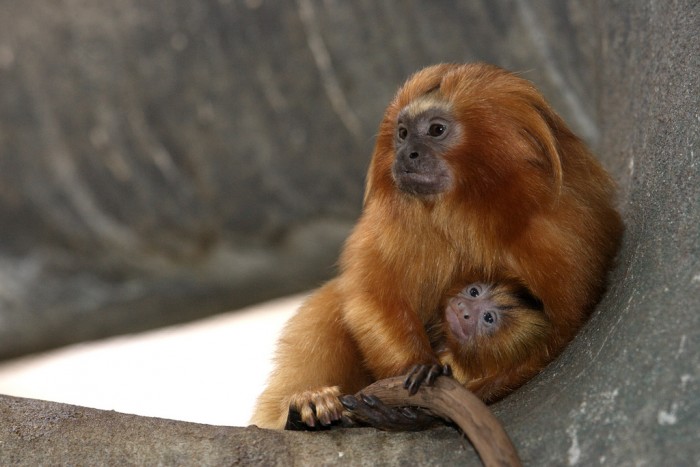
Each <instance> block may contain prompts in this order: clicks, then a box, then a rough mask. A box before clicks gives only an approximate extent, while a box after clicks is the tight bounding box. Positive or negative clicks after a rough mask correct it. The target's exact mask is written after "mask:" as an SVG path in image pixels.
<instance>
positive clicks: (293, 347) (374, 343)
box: [252, 64, 622, 428]
mask: <svg viewBox="0 0 700 467" xmlns="http://www.w3.org/2000/svg"><path fill="white" fill-rule="evenodd" d="M613 191H614V185H613V182H612V180H611V179H610V177H609V176H608V174H607V173H606V172H605V171H604V170H603V168H602V167H601V166H600V165H599V163H598V162H597V161H596V160H595V158H594V157H593V156H592V155H591V153H590V152H589V151H588V149H587V148H586V146H585V145H584V143H583V142H582V141H581V140H580V139H579V138H577V137H576V136H575V135H574V134H573V133H572V132H571V131H570V130H569V129H568V127H567V126H566V125H565V124H564V122H563V121H562V120H561V118H560V117H559V116H558V115H557V114H556V113H555V112H554V111H553V110H552V109H551V108H550V106H549V105H548V104H547V102H546V101H545V100H544V98H543V97H542V96H541V95H540V93H539V92H538V91H537V90H536V89H535V87H534V86H533V85H532V84H531V83H530V82H528V81H526V80H524V79H522V78H519V77H517V76H515V75H514V74H511V73H509V72H507V71H505V70H502V69H500V68H498V67H495V66H490V65H485V64H467V65H456V64H441V65H435V66H431V67H428V68H425V69H423V70H421V71H419V72H418V73H416V74H415V75H413V76H412V77H411V78H410V79H409V80H408V81H407V82H406V83H405V84H404V85H403V86H402V87H401V89H400V90H399V91H398V93H397V95H396V96H395V98H394V100H393V101H392V102H391V103H390V104H389V107H388V108H387V109H386V112H385V114H384V118H383V120H382V122H381V124H380V127H379V134H378V136H377V142H376V146H375V149H374V153H373V156H372V161H371V164H370V168H369V173H368V175H367V186H366V190H365V200H364V209H363V212H362V215H361V217H360V219H359V221H358V222H357V225H356V226H355V228H354V230H353V232H352V233H351V235H350V237H349V238H348V240H347V243H346V245H345V248H344V251H343V253H342V255H341V260H340V272H339V275H338V276H337V277H336V278H335V279H333V280H331V281H330V282H328V283H327V284H325V285H324V286H323V287H321V288H320V289H319V290H318V291H317V292H316V293H315V294H314V295H312V296H311V297H310V298H309V299H308V300H307V301H306V303H305V304H303V305H302V306H301V308H300V309H299V311H298V313H297V314H296V315H295V316H294V317H292V318H291V320H290V321H289V323H288V324H287V326H286V328H285V329H284V331H283V334H282V336H281V338H280V341H279V344H278V348H277V352H276V360H275V369H274V371H273V373H272V375H271V376H270V379H269V383H268V386H267V388H266V389H265V391H264V392H263V393H262V395H261V396H260V398H259V400H258V404H257V407H256V410H255V413H254V416H253V419H252V422H253V423H255V424H257V425H258V426H261V427H268V428H283V427H284V426H285V420H286V418H287V413H288V411H289V409H290V408H291V409H293V410H294V411H296V412H298V413H299V414H300V416H301V420H302V421H303V423H305V424H306V425H308V426H316V425H318V424H321V425H327V424H329V423H331V422H333V421H334V420H338V419H339V418H340V417H341V413H342V411H343V406H342V404H341V403H340V401H339V399H338V396H339V395H340V394H341V393H354V392H356V391H358V390H359V389H361V388H363V387H364V386H365V385H367V384H369V383H371V382H373V381H375V380H377V379H381V378H385V377H390V376H397V375H402V374H406V372H407V371H409V369H411V368H412V367H414V366H415V365H419V366H422V367H426V368H427V367H430V368H434V367H436V366H439V365H440V361H439V359H438V355H437V354H436V352H435V351H434V349H433V348H432V347H431V343H430V340H429V338H428V335H427V333H426V329H425V326H426V325H427V324H428V323H430V322H431V321H433V320H434V319H435V316H436V315H441V314H442V313H443V310H442V309H441V307H440V304H442V303H444V298H445V297H447V296H448V293H449V292H450V291H451V290H454V288H455V287H460V286H463V285H464V284H468V283H472V282H477V281H480V282H485V283H499V282H504V281H511V280H513V281H517V282H518V283H520V284H523V285H524V286H525V287H526V288H527V289H528V290H529V291H531V293H532V294H533V295H534V296H536V297H538V298H539V299H540V300H541V301H542V304H543V308H544V311H543V313H544V315H545V316H546V319H547V321H548V322H549V323H550V324H551V332H550V333H549V334H548V338H547V339H546V342H544V343H543V344H542V345H543V347H544V348H545V349H546V350H545V352H546V356H547V359H545V360H542V361H541V362H540V365H544V364H545V363H546V362H547V361H549V360H551V359H552V358H554V357H555V356H556V355H558V354H559V353H560V352H561V350H562V349H563V347H564V346H565V345H566V344H567V343H568V342H569V341H570V340H571V339H572V337H573V336H574V335H575V333H576V332H577V330H578V329H579V328H580V326H581V325H582V323H583V322H584V321H585V319H586V318H587V316H588V315H589V313H590V312H591V310H592V308H593V306H594V305H595V304H596V302H597V301H598V300H599V298H600V295H601V293H602V291H603V287H604V281H605V275H606V272H607V270H608V269H609V268H610V266H611V263H612V260H613V257H614V255H615V253H616V250H617V247H618V244H619V240H620V236H621V233H622V223H621V220H620V216H619V215H618V213H617V212H616V210H615V208H614V206H613ZM481 373H489V369H484V370H483V372H481ZM474 374H477V373H474ZM410 378H411V377H409V379H410ZM416 381H417V382H418V383H420V377H419V378H417V379H416V380H414V381H413V382H412V383H411V382H410V381H408V382H409V383H410V384H409V389H411V390H415V384H414V383H415V382H416ZM467 384H469V383H467Z"/></svg>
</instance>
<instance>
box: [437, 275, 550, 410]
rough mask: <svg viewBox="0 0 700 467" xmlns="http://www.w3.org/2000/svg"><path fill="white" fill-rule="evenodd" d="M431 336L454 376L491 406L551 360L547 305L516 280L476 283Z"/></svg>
mask: <svg viewBox="0 0 700 467" xmlns="http://www.w3.org/2000/svg"><path fill="white" fill-rule="evenodd" d="M439 318H440V319H439V321H437V322H436V323H434V324H433V323H429V324H428V326H427V331H428V337H429V338H430V342H431V345H432V346H433V349H435V352H436V354H437V356H438V358H439V359H440V362H441V363H442V364H445V365H449V366H450V367H451V369H452V376H453V377H454V378H455V379H457V380H458V381H459V382H461V383H462V384H464V385H465V386H466V387H467V389H469V390H471V391H472V392H473V393H474V394H476V395H477V396H478V397H480V398H481V399H482V400H484V401H486V402H491V401H493V400H495V399H497V398H498V397H500V396H501V395H504V394H506V393H507V392H509V391H511V390H513V389H516V388H517V387H519V386H520V385H522V384H523V383H524V382H525V381H527V380H528V379H530V378H531V377H532V376H534V375H535V374H536V373H537V372H539V371H540V370H541V369H542V367H543V364H544V363H545V362H546V361H547V360H548V356H547V349H548V346H547V342H548V340H549V339H551V333H552V324H551V322H550V321H549V319H548V318H547V316H546V314H545V313H544V305H543V304H542V301H540V300H539V299H538V298H537V297H535V296H534V295H532V293H531V292H530V291H529V290H528V289H527V288H526V287H525V286H523V285H522V284H519V283H517V282H514V281H503V282H498V283H483V282H475V283H472V284H468V285H467V286H466V287H464V288H463V289H462V290H460V291H459V292H458V293H457V294H456V295H454V296H451V297H450V298H449V300H447V303H446V305H445V306H444V314H443V315H442V316H439Z"/></svg>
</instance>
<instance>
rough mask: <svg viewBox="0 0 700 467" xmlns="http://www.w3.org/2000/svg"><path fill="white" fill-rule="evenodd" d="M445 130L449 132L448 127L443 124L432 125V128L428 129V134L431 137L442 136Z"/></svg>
mask: <svg viewBox="0 0 700 467" xmlns="http://www.w3.org/2000/svg"><path fill="white" fill-rule="evenodd" d="M445 130H447V127H446V126H445V125H443V124H442V123H433V124H432V125H430V128H428V134H429V135H430V136H440V135H442V134H443V133H444V132H445Z"/></svg>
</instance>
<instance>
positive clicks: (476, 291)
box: [469, 287, 479, 297]
mask: <svg viewBox="0 0 700 467" xmlns="http://www.w3.org/2000/svg"><path fill="white" fill-rule="evenodd" d="M469 295H471V296H472V297H478V296H479V289H477V288H476V287H471V288H470V289H469Z"/></svg>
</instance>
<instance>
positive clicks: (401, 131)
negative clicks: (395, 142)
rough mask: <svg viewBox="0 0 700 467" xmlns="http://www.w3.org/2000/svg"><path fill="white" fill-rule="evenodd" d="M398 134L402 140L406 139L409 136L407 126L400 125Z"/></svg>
mask: <svg viewBox="0 0 700 467" xmlns="http://www.w3.org/2000/svg"><path fill="white" fill-rule="evenodd" d="M397 134H398V136H399V139H400V140H404V139H406V136H408V130H407V129H406V127H403V126H400V127H399V131H398V132H397Z"/></svg>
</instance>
